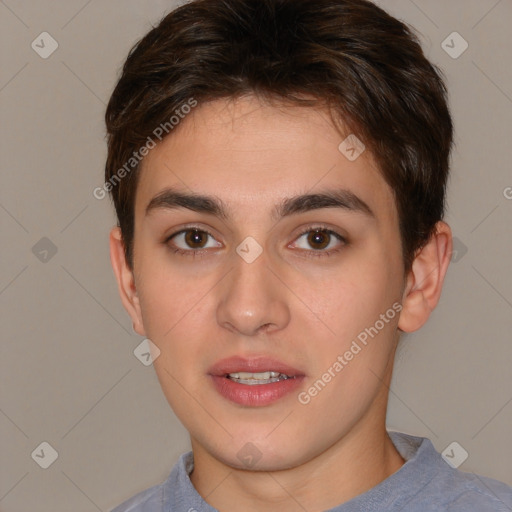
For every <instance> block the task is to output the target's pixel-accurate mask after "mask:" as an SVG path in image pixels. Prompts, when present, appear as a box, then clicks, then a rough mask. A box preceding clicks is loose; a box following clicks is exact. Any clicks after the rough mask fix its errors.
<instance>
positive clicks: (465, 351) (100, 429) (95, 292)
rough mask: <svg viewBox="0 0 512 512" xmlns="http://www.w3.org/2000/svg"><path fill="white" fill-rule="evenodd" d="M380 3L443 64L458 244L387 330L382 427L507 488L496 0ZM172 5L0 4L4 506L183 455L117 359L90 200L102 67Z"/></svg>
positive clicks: (29, 504)
mask: <svg viewBox="0 0 512 512" xmlns="http://www.w3.org/2000/svg"><path fill="white" fill-rule="evenodd" d="M379 4H380V5H381V6H383V7H384V8H386V9H388V10H389V11H390V12H391V13H392V14H394V15H396V16H398V17H399V18H401V19H404V20H406V21H407V22H409V23H411V24H412V25H414V26H415V27H416V28H417V30H418V31H419V32H420V33H421V34H422V41H423V43H424V47H425V49H426V51H427V53H428V55H429V57H430V58H431V59H432V60H433V61H434V62H435V63H437V64H438V65H440V66H441V67H442V68H443V70H444V71H445V73H446V76H447V79H448V85H449V89H450V97H451V108H452V111H453V115H454V118H455V124H456V141H457V147H456V150H455V152H454V154H453V171H452V178H451V182H450V188H449V194H448V203H449V210H448V215H447V221H448V222H449V223H450V225H451V226H452V228H453V232H454V235H455V237H456V248H457V250H458V252H457V256H456V258H455V259H454V261H453V263H452V265H451V267H450V269H449V271H448V276H447V279H446V284H445V288H444V291H443V295H442V298H441V302H440V304H439V306H438V308H437V309H436V310H435V312H434V313H433V315H432V317H431V319H430V321H429V322H428V324H427V325H426V326H425V327H424V328H423V329H421V331H419V332H417V333H414V334H411V335H408V336H407V337H406V338H404V340H403V342H402V347H401V349H400V352H399V356H398V360H397V364H396V371H395V376H394V381H393V384H392V387H391V393H390V404H389V420H388V425H389V428H390V429H396V430H401V431H404V432H408V433H411V434H416V435H424V436H427V437H429V438H430V439H431V440H432V442H433V443H434V445H435V447H436V448H437V449H438V450H439V451H443V450H444V449H445V448H446V447H447V446H448V445H449V444H450V443H451V442H452V441H457V442H458V443H459V444H460V445H461V446H462V447H463V448H464V449H465V450H466V451H467V452H468V453H469V457H468V458H467V460H466V461H465V462H464V463H463V464H462V465H461V466H460V469H462V470H464V471H471V472H476V473H480V474H484V475H487V476H490V477H494V478H497V479H500V480H503V481H505V482H507V483H508V484H512V443H511V438H510V432H511V430H512V429H511V424H512V422H511V419H512V403H511V401H512V386H511V372H510V362H511V360H512V357H511V356H512V345H511V343H510V332H511V327H512V314H511V312H512V272H511V270H510V254H511V253H512V239H511V238H512V237H511V236H510V232H511V231H510V221H511V219H512V200H510V199H507V197H506V196H508V197H509V198H510V197H511V196H512V189H510V188H507V187H512V173H511V163H510V162H511V161H512V154H511V146H512V145H511V137H510V134H511V130H510V126H511V124H512V65H511V55H510V49H511V48H512V37H511V31H510V24H511V23H512V2H511V1H510V0H501V1H497V0H469V1H468V0H451V1H447V0H435V1H425V0H415V1H412V0H382V1H380V2H379ZM174 5H176V4H175V3H173V2H170V1H163V0H153V1H141V0H123V1H121V0H109V1H103V2H101V1H99V0H90V1H87V0H66V1H63V0H59V1H51V2H50V1H37V2H33V1H32V2H30V1H26V0H25V1H22V0H5V1H0V34H1V45H0V52H1V67H0V114H1V116H2V124H1V133H0V144H1V147H0V155H1V169H2V181H1V189H0V190H1V196H0V221H1V230H2V236H1V240H2V244H1V247H2V249H1V255H2V262H3V263H2V265H1V268H0V311H1V315H2V337H3V339H2V343H1V347H2V353H1V358H0V364H1V388H0V389H1V390H0V459H1V461H2V468H1V473H0V510H1V511H3V512H22V511H23V512H29V511H30V512H43V511H52V512H60V511H70V510H73V511H74V512H89V511H91V512H92V511H95V510H102V511H107V510H109V509H110V508H112V507H114V506H115V505H117V504H119V503H120V502H121V501H123V500H125V499H127V498H128V497H130V496H132V495H133V494H135V493H136V492H138V491H141V490H143V489H145V488H147V487H149V486H151V485H154V484H156V483H158V482H160V481H162V480H164V479H165V478H166V477H167V475H168V473H169V471H170V469H171V467H172V466H173V464H174V463H175V461H176V460H177V457H178V456H179V455H180V454H181V453H183V452H184V451H186V450H188V449H189V441H188V436H187V433H186V431H185V430H184V429H183V427H182V426H181V425H180V423H179V422H178V420H177V419H176V418H175V416H174V414H173V413H172V411H171V410H170V408H169V406H168V404H167V402H166V400H165V398H164V396H163V394H162V392H161V390H160V387H159V384H158V381H157V378H156V376H155V374H154V372H153V369H152V367H151V366H149V367H146V366H144V365H143V364H142V363H141V362H140V361H139V360H138V359H137V358H136V357H135V356H134V354H133V351H134V349H135V348H136V347H137V346H138V345H139V343H140V342H141V341H142V338H141V337H140V336H138V335H136V334H134V333H133V332H132V328H131V322H130V320H129V317H128V315H127V314H126V313H125V311H124V310H123V308H122V306H121V302H120V300H119V298H118V292H117V288H116V284H115V282H114V277H113V273H112V271H111V268H110V261H109V254H108V232H109V230H110V228H111V226H112V225H113V224H114V216H113V211H112V208H111V206H110V204H109V200H108V199H104V200H102V201H100V200H97V199H95V198H94V197H93V195H92V191H93V189H94V188H95V187H97V186H101V185H102V172H103V165H104V159H105V155H106V150H105V141H104V127H103V114H104V109H105V104H106V102H107V101H108V98H109V95H110V93H111V91H112V88H113V86H114V84H115V80H116V77H117V74H118V70H119V67H120V66H121V64H122V62H123V60H124V59H125V57H126V55H127V52H128V50H129V48H130V47H131V46H132V44H133V43H134V42H135V41H136V40H137V39H138V38H139V37H141V36H142V35H143V34H144V33H145V32H147V31H148V30H149V29H150V28H151V24H152V23H156V22H157V21H158V20H159V19H160V17H161V16H162V15H163V14H164V13H165V12H167V11H169V10H170V9H171V8H172V7H173V6H174ZM43 31H47V32H49V33H50V34H51V36H52V37H53V38H54V39H55V40H56V41H57V42H58V45H59V46H58V49H57V50H56V51H55V52H54V53H53V54H52V55H51V56H50V57H49V58H47V59H43V58H41V57H40V56H39V54H38V53H36V51H34V50H33V49H32V47H31V43H32V41H33V40H36V42H37V41H40V39H38V36H39V34H41V32H43ZM453 31H457V32H459V33H460V34H461V35H462V37H463V38H464V39H465V40H466V41H467V42H468V43H469V47H468V49H467V50H466V51H465V52H464V53H463V54H462V55H460V56H459V57H458V58H452V57H451V56H450V55H448V53H446V52H445V50H444V49H443V48H442V46H441V43H442V42H443V41H444V40H445V39H446V38H447V36H449V34H451V33H452V32H453ZM445 44H449V45H450V46H454V49H452V51H456V50H458V49H460V48H461V46H460V44H461V41H458V40H454V41H453V43H452V42H451V40H450V39H448V42H447V43H445ZM40 46H41V44H40ZM45 48H46V49H48V44H47V43H45ZM43 237H46V238H47V239H49V240H50V241H51V244H53V245H51V244H50V243H49V242H48V240H43V241H40V240H41V239H42V238H43ZM38 242H39V244H38ZM36 244H38V245H36ZM34 246H36V247H35V249H34ZM53 246H55V248H56V249H57V252H56V254H52V247H53ZM45 250H46V251H48V252H47V253H45V252H44V251H45ZM43 441H46V442H48V443H49V444H50V445H51V446H52V447H53V448H54V449H55V450H56V451H57V452H58V458H57V459H56V461H55V462H54V463H53V464H52V465H51V466H50V467H48V469H42V468H41V467H40V466H39V465H38V464H37V463H36V460H37V457H34V458H33V457H32V456H31V454H32V453H33V452H34V450H35V449H36V448H38V447H39V445H40V443H42V442H43ZM48 454H49V452H48V450H47V451H46V453H45V455H44V457H48V456H49V455H48ZM42 458H43V457H40V458H39V460H42Z"/></svg>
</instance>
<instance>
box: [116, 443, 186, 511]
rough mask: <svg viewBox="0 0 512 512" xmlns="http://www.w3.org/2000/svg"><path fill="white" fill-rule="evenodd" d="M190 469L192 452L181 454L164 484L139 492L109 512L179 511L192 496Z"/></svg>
mask: <svg viewBox="0 0 512 512" xmlns="http://www.w3.org/2000/svg"><path fill="white" fill-rule="evenodd" d="M192 467H193V455H192V452H191V451H190V452H187V453H184V454H182V455H181V457H180V458H179V459H178V461H177V462H176V464H175V465H174V466H173V468H172V470H171V472H170V474H169V476H168V478H167V480H165V482H162V483H161V484H159V485H155V486H154V487H150V488H149V489H146V490H145V491H142V492H139V493H138V494H136V495H135V496H132V497H131V498H130V499H129V500H126V501H125V502H123V503H121V505H118V506H117V507H116V508H114V509H112V510H111V512H164V511H169V510H175V509H177V508H180V509H181V508H182V504H183V503H188V502H189V501H190V500H191V497H190V496H191V494H193V492H192V491H191V487H192V484H191V483H190V480H189V478H188V474H189V473H190V471H191V469H192Z"/></svg>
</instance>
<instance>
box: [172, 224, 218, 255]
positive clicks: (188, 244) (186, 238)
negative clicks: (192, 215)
mask: <svg viewBox="0 0 512 512" xmlns="http://www.w3.org/2000/svg"><path fill="white" fill-rule="evenodd" d="M165 243H166V245H168V246H169V247H171V249H173V250H174V252H176V253H179V254H183V255H187V256H189V255H190V256H194V255H195V254H199V253H201V252H202V251H203V249H204V250H207V249H218V248H219V247H222V244H221V243H219V242H217V240H215V238H214V236H213V235H211V234H210V233H208V231H205V230H204V229H196V228H187V229H182V230H181V231H178V232H177V233H174V234H172V235H171V236H169V237H168V238H167V240H166V242H165Z"/></svg>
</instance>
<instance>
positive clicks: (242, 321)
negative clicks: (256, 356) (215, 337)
mask: <svg viewBox="0 0 512 512" xmlns="http://www.w3.org/2000/svg"><path fill="white" fill-rule="evenodd" d="M233 259H234V265H235V267H234V268H233V270H232V271H231V272H229V274H228V276H227V279H226V280H224V282H223V288H222V290H221V295H220V300H219V303H218V306H217V321H218V323H219V325H221V326H222V327H224V328H226V329H228V330H230V331H232V332H235V333H238V334H242V335H245V336H255V335H257V334H259V333H263V332H264V333H266V334H270V333H271V332H274V331H278V330H280V329H284V328H285V327H286V326H287V325H288V323H289V322H290V310H289V306H288V297H287V288H286V286H285V285H284V284H283V282H282V281H281V280H280V279H278V278H277V277H276V275H275V274H276V273H277V272H276V269H275V268H273V269H272V270H271V269H270V268H269V261H268V259H267V257H266V254H265V251H264V252H263V253H262V254H261V255H260V256H259V257H258V258H257V259H256V260H255V261H253V262H252V263H247V262H246V261H244V260H243V259H242V258H241V257H239V256H238V255H236V254H235V255H234V257H233Z"/></svg>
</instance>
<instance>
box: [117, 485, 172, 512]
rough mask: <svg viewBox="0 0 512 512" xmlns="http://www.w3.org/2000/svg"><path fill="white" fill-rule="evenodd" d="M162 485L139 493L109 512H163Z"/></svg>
mask: <svg viewBox="0 0 512 512" xmlns="http://www.w3.org/2000/svg"><path fill="white" fill-rule="evenodd" d="M162 504H163V484H160V485H155V486H154V487H151V488H149V489H146V490H145V491H142V492H139V493H138V494H136V495H135V496H132V497H131V498H130V499H129V500H126V501H125V502H123V503H121V504H120V505H118V506H117V507H116V508H114V509H112V511H111V512H163V508H162Z"/></svg>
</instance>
